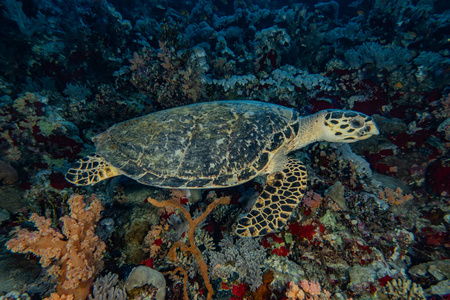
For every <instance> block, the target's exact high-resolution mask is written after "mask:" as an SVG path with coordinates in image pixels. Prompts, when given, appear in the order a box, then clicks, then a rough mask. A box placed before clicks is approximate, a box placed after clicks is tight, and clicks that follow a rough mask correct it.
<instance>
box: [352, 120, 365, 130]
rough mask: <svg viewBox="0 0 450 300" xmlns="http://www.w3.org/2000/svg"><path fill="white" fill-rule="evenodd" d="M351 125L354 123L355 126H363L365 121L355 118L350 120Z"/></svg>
mask: <svg viewBox="0 0 450 300" xmlns="http://www.w3.org/2000/svg"><path fill="white" fill-rule="evenodd" d="M350 125H352V127H353V128H361V127H363V122H361V121H360V120H357V119H353V120H352V121H351V122H350Z"/></svg>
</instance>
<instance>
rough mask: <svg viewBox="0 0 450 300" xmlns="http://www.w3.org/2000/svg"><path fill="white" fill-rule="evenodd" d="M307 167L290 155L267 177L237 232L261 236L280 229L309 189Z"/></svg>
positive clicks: (239, 222) (247, 235)
mask: <svg viewBox="0 0 450 300" xmlns="http://www.w3.org/2000/svg"><path fill="white" fill-rule="evenodd" d="M306 177H307V175H306V168H305V166H304V165H303V164H302V163H301V162H300V161H298V160H296V159H292V158H289V159H288V161H287V163H286V164H285V165H284V168H283V170H282V171H279V172H276V173H273V174H270V175H269V176H267V182H266V185H265V186H264V189H263V191H262V193H261V195H259V198H258V199H257V200H256V203H255V206H254V207H253V209H252V210H251V211H250V212H249V213H248V214H247V215H246V216H245V217H243V218H241V219H240V220H239V221H238V226H237V229H236V234H238V235H240V236H244V237H249V236H262V235H266V234H268V233H271V232H273V231H275V230H277V229H281V228H283V227H284V225H286V222H287V220H288V219H289V217H290V216H291V213H292V212H293V211H294V209H295V208H296V207H297V205H298V204H299V203H300V201H301V200H302V197H303V194H304V193H305V189H306Z"/></svg>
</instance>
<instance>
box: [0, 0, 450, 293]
mask: <svg viewBox="0 0 450 300" xmlns="http://www.w3.org/2000/svg"><path fill="white" fill-rule="evenodd" d="M449 12H450V4H449V1H445V0H434V1H426V0H418V1H408V0H392V1H385V0H375V1H367V0H352V1H327V0H324V1H315V2H308V1H306V2H305V1H302V2H301V3H300V2H298V1H297V2H296V1H269V0H260V1H253V0H236V1H217V0H201V1H184V2H183V1H162V0H152V1H142V0H129V1H116V0H94V1H92V0H77V1H72V0H68V1H50V0H27V1H23V0H3V1H1V4H0V15H1V16H2V18H0V26H1V28H2V30H1V32H0V41H1V43H0V70H1V72H0V221H1V227H0V244H2V245H3V244H4V243H6V241H7V240H9V239H10V238H11V237H10V232H16V233H17V232H20V234H19V236H18V238H13V239H12V240H11V241H10V242H9V243H8V245H9V247H12V249H13V250H14V249H16V250H17V251H19V252H27V253H29V255H28V257H25V256H23V255H18V254H13V253H11V251H7V250H6V248H5V247H0V266H1V268H2V269H4V270H5V272H3V274H1V275H2V276H0V298H2V299H9V298H12V299H22V298H23V299H28V298H30V299H43V298H45V297H50V298H51V299H71V298H72V295H71V293H72V292H69V291H68V290H65V291H62V286H63V283H64V282H66V284H70V285H76V284H77V283H79V284H81V286H82V289H83V293H82V294H83V295H82V296H79V297H78V298H80V299H81V298H83V299H85V298H86V297H89V299H96V298H103V297H116V298H117V299H122V298H123V297H125V296H124V295H123V293H122V291H123V290H122V288H123V282H122V281H123V279H124V278H127V276H128V275H129V272H130V271H131V270H132V269H133V268H134V267H136V266H137V265H145V266H147V267H152V268H154V269H155V270H158V271H160V272H161V273H162V274H163V275H164V277H165V280H166V285H167V297H168V298H172V299H183V298H185V297H187V296H189V297H190V298H194V297H195V298H198V299H205V298H207V297H212V296H213V295H214V296H213V297H214V298H217V299H235V300H236V299H282V298H283V297H285V298H287V297H291V298H301V297H303V298H305V299H307V298H314V297H315V298H319V297H322V298H323V297H324V295H325V294H324V293H325V291H328V292H329V293H330V298H331V299H349V298H352V299H372V298H377V297H378V298H380V299H390V298H396V299H397V298H398V299H401V298H405V299H406V298H408V297H410V298H417V299H421V298H429V299H441V298H442V299H447V298H449V294H450V291H449V288H448V286H449V285H448V281H449V280H450V277H449V274H448V272H447V270H448V268H449V267H448V260H449V256H450V254H449V249H450V244H449V241H448V240H449V239H448V236H449V228H450V227H449V224H450V210H449V195H450V152H449V146H450V86H449V82H450V68H449V65H450V54H449V50H448V49H449V48H450V40H449V36H448V32H450V13H449ZM234 99H243V100H260V101H264V102H270V103H276V104H280V105H283V106H287V107H292V108H296V109H298V110H299V111H300V113H301V114H302V115H308V114H311V113H315V112H317V111H319V110H322V109H352V110H356V111H360V112H363V113H366V114H368V115H370V116H372V117H373V118H374V120H375V122H376V123H377V126H378V129H379V131H380V135H378V136H377V137H374V138H373V139H370V140H366V141H364V142H358V143H354V144H351V145H347V144H343V145H340V144H329V143H318V144H314V145H311V146H309V147H306V148H304V149H301V150H300V151H296V152H294V153H292V154H291V155H293V156H295V157H296V158H298V159H301V160H302V161H303V162H304V163H305V165H306V167H307V168H308V187H307V190H306V191H305V196H304V198H303V200H302V202H301V204H300V205H299V207H298V208H297V210H296V211H295V212H294V214H293V217H292V218H291V219H290V220H289V221H288V222H287V224H286V226H284V229H283V230H281V231H280V232H276V233H271V234H269V235H267V236H264V237H262V238H261V239H252V240H247V241H244V240H240V239H237V237H236V236H235V235H234V225H235V223H236V219H237V218H238V217H239V215H240V214H242V213H244V212H245V211H247V210H248V208H249V207H251V206H252V205H253V201H254V199H255V198H256V197H257V196H258V195H259V193H261V190H262V185H263V184H264V182H265V178H264V176H262V177H260V178H259V177H258V178H255V179H254V180H253V181H251V182H247V183H245V184H243V185H241V186H238V187H230V188H226V189H212V190H210V191H199V192H198V193H197V195H196V197H193V196H192V195H191V192H189V191H175V192H173V194H174V195H173V201H175V202H177V203H178V204H174V207H171V206H165V207H160V208H155V207H153V206H152V205H149V204H148V201H146V200H145V199H147V198H149V197H150V198H151V199H158V200H161V199H169V198H170V195H169V192H168V191H166V190H164V189H158V188H154V187H149V186H142V185H138V184H136V183H134V182H130V181H128V180H127V179H125V178H122V177H116V178H114V179H111V180H109V181H104V182H102V183H100V184H96V185H94V186H91V187H86V188H79V187H74V186H73V185H72V184H70V183H69V182H67V181H66V180H65V178H64V175H63V174H65V172H66V171H67V169H68V168H70V164H71V163H72V162H73V161H76V160H77V159H79V158H80V157H84V156H86V155H88V154H90V153H92V152H94V151H95V150H94V145H93V143H92V137H93V136H95V135H96V134H98V133H100V132H102V131H104V130H105V129H106V128H108V127H110V126H111V125H113V124H116V123H119V122H121V121H125V120H129V119H132V118H134V117H138V116H142V115H145V114H148V113H150V112H154V111H157V110H161V109H165V108H171V107H175V106H181V105H186V104H190V103H196V102H202V101H218V100H234ZM158 151H161V155H162V156H161V157H162V159H164V157H165V151H169V152H170V151H172V149H164V150H161V149H160V150H158ZM174 188H176V187H174ZM75 193H83V194H85V193H86V194H93V193H95V194H96V195H97V197H98V199H101V201H102V204H103V205H104V207H105V209H104V210H103V211H102V214H103V218H102V222H100V224H99V225H98V226H96V224H95V223H96V221H95V220H98V218H99V210H100V206H99V204H98V202H97V200H94V199H92V201H93V204H91V208H87V211H86V210H84V209H85V204H84V202H83V203H82V202H80V201H81V200H80V199H81V198H79V197H81V196H74V197H76V198H73V197H72V198H71V197H70V196H71V195H73V194H75ZM175 194H176V195H175ZM221 197H229V198H230V201H229V204H228V205H221V206H218V207H216V208H215V209H214V210H213V211H210V214H209V215H207V216H205V215H202V213H203V212H205V211H206V208H207V206H208V204H210V203H213V202H214V200H215V199H216V198H217V199H219V198H221ZM194 198H195V199H194ZM68 199H71V200H70V202H71V203H72V204H73V205H72V206H73V209H75V206H74V205H75V203H77V204H76V205H77V207H79V208H80V210H79V211H77V212H74V211H73V210H72V212H71V211H70V207H68ZM75 199H76V201H78V202H74V201H75ZM151 201H152V202H153V200H151ZM155 203H156V202H155ZM173 203H174V202H170V203H166V204H173ZM181 207H183V208H184V209H185V210H183V209H182V208H181ZM81 208H82V210H81ZM83 211H86V212H83ZM94 211H95V213H94ZM186 212H187V213H189V215H186ZM33 213H35V214H33ZM38 215H40V216H45V217H39V216H38ZM88 215H89V218H91V219H90V221H89V222H88V221H86V222H87V223H83V222H85V221H82V220H80V218H84V217H88ZM189 216H190V218H191V219H189ZM197 216H203V220H202V221H200V220H198V218H195V217H197ZM30 217H31V219H30ZM28 220H31V222H30V221H28ZM196 220H198V222H197V221H196ZM191 221H192V222H195V224H193V225H191ZM33 224H34V225H33ZM76 224H78V225H79V226H85V225H86V226H85V227H83V228H82V229H81V227H78V228H79V231H77V230H78V229H77V230H75V229H74V228H73V226H75V225H76ZM83 224H85V225H83ZM19 225H20V227H22V228H23V229H22V230H18V229H17V228H18V226H19ZM33 226H34V227H33ZM70 226H72V227H70ZM193 227H196V229H195V230H193V229H192V228H193ZM94 228H95V230H96V231H97V232H96V234H95V235H94V231H93V230H94ZM74 230H75V231H74ZM44 234H45V235H44ZM77 234H80V235H82V236H84V237H83V238H84V239H85V240H86V242H84V243H85V244H86V243H87V244H89V243H90V244H89V245H88V246H89V247H88V248H83V247H84V246H83V245H85V244H82V239H79V240H77V241H76V239H75V235H77ZM21 237H22V238H21ZM26 237H30V239H27V238H26ZM96 237H100V238H101V239H102V240H103V241H104V244H103V242H101V241H100V240H99V239H98V238H96ZM50 240H54V241H55V243H54V245H52V246H51V248H49V249H48V250H45V249H44V250H45V251H44V250H42V249H43V248H39V247H41V246H42V245H43V243H50ZM13 241H16V243H19V242H20V243H21V244H22V248H20V247H19V246H18V245H15V246H13V244H14V242H13ZM32 241H35V244H32V243H31V242H32ZM0 246H1V245H0ZM96 247H97V248H96ZM58 249H60V250H58ZM103 249H107V251H106V252H105V255H104V256H103V254H102V252H103ZM70 251H73V252H70ZM86 251H87V252H86ZM56 252H58V253H59V254H58V253H56ZM64 254H65V256H64ZM72 254H73V255H72ZM193 254H194V255H193ZM83 255H84V256H85V257H86V261H84V262H83V261H82V260H81V257H83ZM249 256H251V258H249ZM102 257H103V259H102ZM39 260H40V261H41V265H42V266H44V268H48V271H49V272H41V274H40V275H38V274H39V264H38V263H37V261H39ZM101 260H103V262H104V273H102V274H99V271H100V268H101V265H102V262H101ZM261 261H263V262H262V263H261ZM30 263H31V265H30ZM72 263H76V264H77V267H79V268H80V269H73V268H72V267H69V264H72ZM258 264H259V267H258ZM45 266H47V267H45ZM177 268H178V269H177ZM81 269H82V270H81ZM174 270H178V271H179V272H178V271H177V273H174V272H173V271H174ZM108 272H111V273H114V274H117V276H114V275H108V276H107V277H102V276H100V275H105V274H108ZM49 274H51V275H49ZM64 274H65V275H64ZM180 274H181V275H180ZM54 275H55V276H56V278H57V281H58V287H57V290H56V291H57V292H58V293H55V283H54V280H51V279H52V278H54V277H55V276H54ZM66 275H67V276H66ZM95 277H97V278H95ZM80 278H82V279H80ZM80 280H81V281H80ZM304 281H305V282H307V283H308V285H306V284H305V285H304V286H302V282H304ZM289 282H291V283H289ZM206 283H209V284H206ZM206 286H207V287H208V289H206ZM317 286H320V291H321V294H320V295H318V294H314V295H313V294H311V292H312V293H316V291H317ZM89 287H91V289H93V291H89ZM305 288H306V289H308V288H309V289H310V291H306V290H305ZM312 288H316V289H315V290H314V291H313V289H312ZM80 289H81V287H80ZM14 291H15V292H14ZM156 292H157V289H156V288H155V287H154V286H152V285H146V286H144V287H143V288H142V289H141V290H140V291H138V292H136V294H135V295H134V296H136V297H141V296H143V295H147V296H150V295H153V294H156ZM302 293H303V294H302ZM104 295H107V296H104ZM134 296H133V297H134ZM128 297H132V296H130V295H128ZM150 297H151V296H150Z"/></svg>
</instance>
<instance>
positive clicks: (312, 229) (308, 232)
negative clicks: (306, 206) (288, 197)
mask: <svg viewBox="0 0 450 300" xmlns="http://www.w3.org/2000/svg"><path fill="white" fill-rule="evenodd" d="M289 230H290V231H291V233H292V234H293V235H296V236H298V238H299V239H307V240H308V241H311V240H312V239H313V237H314V236H315V235H316V234H317V233H323V232H324V231H325V226H323V225H322V224H321V223H320V222H319V221H313V222H312V223H311V224H308V225H304V226H302V225H300V224H298V223H292V224H290V225H289Z"/></svg>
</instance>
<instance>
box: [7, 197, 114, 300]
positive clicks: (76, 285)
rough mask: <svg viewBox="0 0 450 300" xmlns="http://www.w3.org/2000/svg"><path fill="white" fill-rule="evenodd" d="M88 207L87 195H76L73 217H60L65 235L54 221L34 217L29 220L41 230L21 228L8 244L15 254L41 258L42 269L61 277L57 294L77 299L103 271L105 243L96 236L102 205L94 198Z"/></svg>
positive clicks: (72, 199) (71, 199)
mask: <svg viewBox="0 0 450 300" xmlns="http://www.w3.org/2000/svg"><path fill="white" fill-rule="evenodd" d="M90 201H91V204H90V205H89V206H88V207H87V208H86V204H85V202H84V196H81V195H76V194H75V195H73V196H72V197H71V198H70V199H69V200H68V203H69V206H70V211H71V213H70V216H68V215H66V216H64V217H62V218H61V221H62V222H63V224H64V225H63V228H62V232H61V231H59V230H57V229H54V228H52V227H50V225H51V220H49V219H46V218H44V217H41V216H39V215H37V214H33V215H32V216H31V217H30V221H31V222H33V223H34V224H35V225H36V228H37V229H38V231H32V232H30V231H28V230H26V229H22V230H20V231H19V232H18V234H17V236H16V237H15V238H13V239H11V240H10V241H8V242H7V243H6V246H7V248H8V249H10V250H11V251H13V252H20V253H33V254H35V255H37V256H39V257H40V258H41V259H40V263H41V265H42V267H48V266H50V268H49V269H48V272H49V273H50V274H52V275H55V276H57V277H58V287H57V292H58V294H60V295H63V294H66V295H71V294H73V296H74V299H76V300H79V299H86V297H87V296H88V295H89V292H90V288H91V285H92V282H93V280H94V278H95V275H96V274H97V273H98V272H99V270H100V269H101V268H102V266H103V263H102V261H101V259H102V258H103V252H104V251H105V243H104V242H103V241H102V240H100V238H99V237H97V236H96V235H95V233H94V229H95V223H96V222H97V221H98V220H99V219H100V212H101V210H102V206H101V204H100V201H99V200H98V199H97V198H96V197H95V196H92V197H91V199H90Z"/></svg>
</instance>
